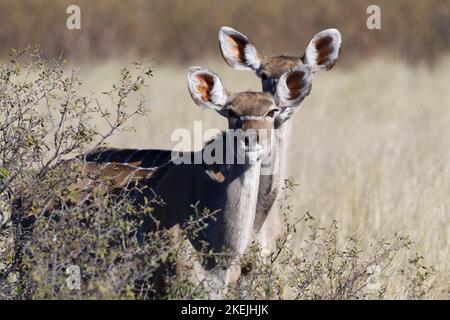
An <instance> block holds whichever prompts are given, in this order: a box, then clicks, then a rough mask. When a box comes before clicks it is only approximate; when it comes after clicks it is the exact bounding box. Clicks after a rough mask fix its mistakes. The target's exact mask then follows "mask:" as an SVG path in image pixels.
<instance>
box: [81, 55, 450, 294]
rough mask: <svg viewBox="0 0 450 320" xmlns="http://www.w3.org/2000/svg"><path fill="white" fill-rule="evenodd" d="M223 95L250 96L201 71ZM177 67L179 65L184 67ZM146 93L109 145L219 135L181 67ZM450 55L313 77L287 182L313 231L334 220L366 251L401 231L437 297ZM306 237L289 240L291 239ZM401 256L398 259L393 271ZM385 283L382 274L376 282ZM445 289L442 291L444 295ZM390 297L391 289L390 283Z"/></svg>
mask: <svg viewBox="0 0 450 320" xmlns="http://www.w3.org/2000/svg"><path fill="white" fill-rule="evenodd" d="M124 64H125V62H123V61H110V62H106V63H104V64H101V65H97V66H86V67H85V69H83V73H84V79H86V88H89V89H92V88H94V89H95V90H96V91H97V92H100V91H102V90H104V89H107V88H108V86H110V84H111V82H112V80H113V79H114V78H115V77H117V75H118V73H119V68H120V66H123V65H124ZM203 65H204V66H207V67H210V68H211V69H213V70H215V71H216V72H217V73H219V74H220V75H221V77H222V78H223V81H224V83H225V86H226V87H227V88H228V90H230V91H244V90H247V89H253V90H259V88H260V84H259V81H258V79H257V78H256V77H255V76H254V75H253V74H252V73H247V72H238V71H234V70H231V68H229V67H227V66H226V65H225V64H224V63H223V62H222V61H209V62H206V63H204V64H203ZM186 67H187V66H186ZM154 71H155V77H154V79H153V81H152V83H151V85H150V87H149V88H148V90H147V100H148V102H149V106H150V110H151V112H150V114H149V116H148V117H145V118H139V119H135V120H134V121H133V125H134V126H135V128H136V131H135V132H126V133H121V134H118V135H115V136H114V137H112V139H111V140H110V141H109V142H110V144H111V145H113V146H117V147H139V148H171V147H173V146H174V143H171V141H170V135H171V133H172V131H173V130H174V129H177V128H188V129H190V130H192V128H193V121H194V120H202V121H203V126H204V129H207V128H212V127H217V128H225V126H226V121H225V119H224V118H221V117H220V116H219V115H218V114H216V113H215V112H211V111H203V110H200V109H199V108H198V107H196V106H195V104H194V103H193V102H192V101H191V99H190V97H189V95H188V92H187V88H186V77H185V71H186V70H185V69H184V68H180V67H176V66H171V65H167V66H157V67H155V69H154ZM449 71H450V57H449V58H447V59H443V60H442V61H441V62H440V63H439V64H437V65H436V66H435V67H433V68H429V67H427V66H423V65H417V66H411V65H406V64H403V63H402V62H399V61H392V60H391V59H389V58H378V59H375V60H371V61H361V62H359V63H357V64H356V65H355V66H354V67H352V68H351V69H344V67H340V66H339V64H338V65H337V66H336V67H335V68H334V69H333V70H331V71H329V72H326V73H322V74H318V75H316V76H315V78H314V82H313V90H312V92H311V95H310V96H309V97H307V99H306V100H305V101H304V102H303V105H302V109H301V110H300V112H299V113H297V114H296V116H295V119H294V120H293V121H294V132H293V136H292V141H291V144H292V147H291V154H290V160H289V161H290V166H289V167H290V175H291V176H293V177H294V178H295V180H296V182H297V183H298V184H299V188H298V189H297V190H296V192H295V193H294V197H293V201H294V204H295V207H296V212H297V213H298V214H299V215H300V214H303V213H304V212H306V211H310V212H311V214H312V215H313V216H314V217H316V218H317V219H318V220H319V221H320V222H321V223H323V224H330V223H331V222H332V221H333V220H337V222H338V224H339V226H340V228H341V231H342V236H344V235H345V234H348V233H349V232H350V231H352V230H356V231H357V232H358V233H359V234H361V235H362V237H363V239H364V241H367V243H369V242H370V241H372V240H373V239H380V238H383V237H385V236H389V235H392V234H393V233H394V232H402V233H405V234H409V235H411V238H412V240H413V242H414V248H415V250H417V251H418V252H420V253H421V254H422V255H423V256H424V257H425V260H426V262H427V263H428V264H431V265H433V266H434V267H435V269H436V270H437V271H436V273H435V275H434V281H435V284H436V286H437V287H438V289H442V290H436V291H435V292H436V293H435V294H434V295H433V296H432V297H447V298H448V296H449V293H448V291H447V292H445V290H448V288H450V90H449V87H448V84H449V83H450V72H449ZM306 232H307V231H306V229H302V228H301V227H300V230H299V232H298V234H299V239H298V240H299V241H300V240H302V238H303V237H304V235H305V234H306ZM405 259H406V257H398V259H397V260H398V261H397V262H398V263H400V262H401V261H402V260H405ZM389 277H390V275H387V279H386V281H388V282H389V281H390V280H389ZM445 288H447V289H445ZM390 289H391V291H390V295H389V296H390V297H394V298H399V297H402V293H398V292H397V293H396V283H390Z"/></svg>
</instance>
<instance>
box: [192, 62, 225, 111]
mask: <svg viewBox="0 0 450 320" xmlns="http://www.w3.org/2000/svg"><path fill="white" fill-rule="evenodd" d="M187 78H188V88H189V93H190V94H191V97H192V99H193V100H194V101H195V103H196V104H197V105H198V106H200V107H203V108H208V109H214V110H217V111H220V110H222V109H223V107H224V106H225V105H226V103H227V101H228V94H227V92H226V90H225V88H224V86H223V83H222V80H221V79H220V78H219V76H218V75H217V74H215V73H214V72H212V71H210V70H208V69H206V68H202V67H190V68H189V70H188V72H187Z"/></svg>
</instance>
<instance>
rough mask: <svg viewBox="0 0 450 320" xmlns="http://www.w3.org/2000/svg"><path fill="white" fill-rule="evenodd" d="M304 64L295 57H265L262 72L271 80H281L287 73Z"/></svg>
mask: <svg viewBox="0 0 450 320" xmlns="http://www.w3.org/2000/svg"><path fill="white" fill-rule="evenodd" d="M302 64H303V62H302V60H301V59H300V58H299V57H294V56H284V55H282V56H273V57H265V58H264V61H263V63H262V65H261V72H265V73H266V74H267V75H268V76H269V77H271V78H279V77H281V75H282V74H283V73H285V72H286V71H288V70H290V69H292V68H293V67H295V66H299V65H302Z"/></svg>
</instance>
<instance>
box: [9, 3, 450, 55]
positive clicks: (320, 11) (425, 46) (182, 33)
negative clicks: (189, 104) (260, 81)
mask: <svg viewBox="0 0 450 320" xmlns="http://www.w3.org/2000/svg"><path fill="white" fill-rule="evenodd" d="M71 4H77V5H79V6H80V7H81V15H82V29H81V30H68V29H67V28H66V27H65V25H66V19H67V17H68V14H67V13H66V8H67V6H69V5H71ZM370 4H377V5H379V6H380V7H381V14H382V28H381V30H369V29H367V27H366V20H367V17H368V16H369V15H368V14H367V13H366V9H367V7H368V6H369V5H370ZM0 21H1V25H2V28H1V29H0V44H1V45H0V57H5V55H7V54H8V52H9V50H10V49H11V48H23V47H26V46H27V45H34V44H36V43H39V44H40V45H41V46H42V48H43V49H44V50H45V52H46V53H47V55H49V56H51V57H54V56H57V55H60V54H61V52H64V54H65V57H67V58H69V59H70V60H71V61H72V62H74V61H76V62H83V61H86V60H88V61H101V60H104V59H105V58H111V57H113V58H119V57H125V58H129V57H134V58H136V57H144V58H152V59H153V58H155V59H156V61H157V62H158V63H169V62H170V63H172V62H176V63H184V62H186V61H192V60H197V59H198V61H201V60H202V59H204V58H205V57H207V56H213V57H216V56H217V55H218V50H217V31H218V29H219V27H220V26H222V25H228V26H231V27H234V28H236V29H237V30H243V31H244V32H246V33H247V35H248V36H249V37H250V38H251V39H252V41H253V42H254V43H255V44H256V45H257V47H258V48H259V49H260V50H261V51H262V53H264V54H279V53H280V52H281V50H280V48H282V49H283V51H285V53H292V54H302V53H303V50H304V48H305V46H306V44H307V42H308V41H309V39H310V37H312V35H313V34H315V33H316V32H318V31H320V30H322V29H325V28H328V27H335V28H338V29H339V30H340V31H341V33H342V35H343V40H344V43H345V46H344V48H343V50H345V55H342V58H343V59H342V61H341V62H340V63H342V62H343V63H352V62H359V61H361V59H362V58H363V57H364V59H365V58H367V57H371V56H373V55H376V54H378V53H384V54H391V55H393V56H394V57H401V59H402V60H403V59H404V60H407V61H409V62H413V63H416V62H418V61H421V60H425V61H427V62H434V61H436V59H438V58H439V57H440V56H441V55H442V54H444V53H446V52H448V51H449V50H450V23H449V22H450V6H449V1H448V0H428V1H420V0H419V1H410V0H396V1H392V0H385V1H376V0H368V1H367V0H348V1H337V0H336V1H334V0H332V1H329V0H327V1H323V0H301V1H300V0H280V1H279V0H277V1H275V0H266V1H249V0H214V1H212V0H193V1H183V0H165V1H161V0H127V1H123V0H96V1H92V0H78V1H76V0H38V1H31V0H29V1H28V0H24V1H16V0H2V1H1V2H0Z"/></svg>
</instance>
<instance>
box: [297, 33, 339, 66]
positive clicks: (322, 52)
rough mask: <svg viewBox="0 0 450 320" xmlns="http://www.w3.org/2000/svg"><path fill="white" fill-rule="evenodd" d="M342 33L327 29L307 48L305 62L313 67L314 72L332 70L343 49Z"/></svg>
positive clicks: (315, 37) (314, 38)
mask: <svg viewBox="0 0 450 320" xmlns="http://www.w3.org/2000/svg"><path fill="white" fill-rule="evenodd" d="M341 42H342V39H341V33H340V32H339V31H338V30H337V29H327V30H323V31H321V32H319V33H318V34H316V35H315V36H314V37H313V38H312V40H311V41H310V42H309V44H308V47H307V48H306V52H305V55H304V57H303V62H304V63H305V64H308V65H310V66H311V69H312V72H317V71H325V70H329V69H331V68H332V67H333V66H334V64H335V63H336V60H337V59H338V56H339V51H340V49H341Z"/></svg>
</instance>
